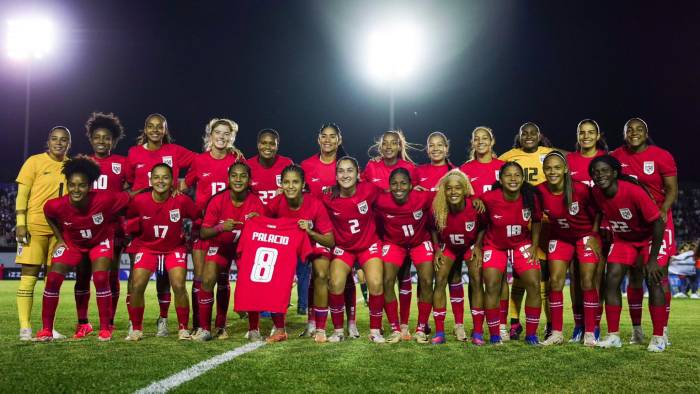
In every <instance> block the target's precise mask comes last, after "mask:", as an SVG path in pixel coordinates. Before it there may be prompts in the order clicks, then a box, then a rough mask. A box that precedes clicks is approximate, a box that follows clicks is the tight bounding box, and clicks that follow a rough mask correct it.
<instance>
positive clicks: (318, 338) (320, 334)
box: [314, 330, 328, 343]
mask: <svg viewBox="0 0 700 394" xmlns="http://www.w3.org/2000/svg"><path fill="white" fill-rule="evenodd" d="M314 342H316V343H326V342H328V338H326V331H323V330H316V332H314Z"/></svg>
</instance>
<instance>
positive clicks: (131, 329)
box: [126, 320, 134, 336]
mask: <svg viewBox="0 0 700 394" xmlns="http://www.w3.org/2000/svg"><path fill="white" fill-rule="evenodd" d="M126 331H127V336H128V335H131V332H132V331H134V324H133V323H132V322H131V320H129V327H128V328H127V329H126Z"/></svg>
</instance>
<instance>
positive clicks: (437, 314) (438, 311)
mask: <svg viewBox="0 0 700 394" xmlns="http://www.w3.org/2000/svg"><path fill="white" fill-rule="evenodd" d="M446 315H447V308H433V320H435V334H443V335H444V334H445V316H446Z"/></svg>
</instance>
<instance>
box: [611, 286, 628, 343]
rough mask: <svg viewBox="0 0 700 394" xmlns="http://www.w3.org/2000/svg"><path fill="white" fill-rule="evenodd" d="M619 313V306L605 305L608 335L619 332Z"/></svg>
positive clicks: (620, 308)
mask: <svg viewBox="0 0 700 394" xmlns="http://www.w3.org/2000/svg"><path fill="white" fill-rule="evenodd" d="M628 294H629V293H628ZM620 312H622V307H621V306H620V305H608V304H605V318H606V319H607V321H608V333H619V332H620Z"/></svg>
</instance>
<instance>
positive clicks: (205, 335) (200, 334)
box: [192, 327, 212, 342]
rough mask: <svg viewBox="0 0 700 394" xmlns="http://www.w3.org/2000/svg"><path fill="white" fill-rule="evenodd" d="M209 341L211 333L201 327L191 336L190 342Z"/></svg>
mask: <svg viewBox="0 0 700 394" xmlns="http://www.w3.org/2000/svg"><path fill="white" fill-rule="evenodd" d="M211 339H212V336H211V332H210V331H209V330H205V329H203V328H201V327H200V328H199V329H198V330H197V332H195V333H194V335H192V340H193V341H196V342H206V341H211Z"/></svg>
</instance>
